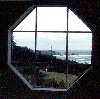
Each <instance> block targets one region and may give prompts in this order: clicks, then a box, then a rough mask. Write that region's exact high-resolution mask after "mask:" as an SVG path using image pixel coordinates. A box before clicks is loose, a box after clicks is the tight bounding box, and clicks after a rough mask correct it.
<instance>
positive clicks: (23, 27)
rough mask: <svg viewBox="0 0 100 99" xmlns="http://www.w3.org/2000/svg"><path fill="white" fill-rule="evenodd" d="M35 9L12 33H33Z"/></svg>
mask: <svg viewBox="0 0 100 99" xmlns="http://www.w3.org/2000/svg"><path fill="white" fill-rule="evenodd" d="M35 19H36V9H34V10H33V11H32V12H31V13H30V14H29V15H28V16H27V17H26V18H25V19H24V20H23V21H22V22H21V23H20V24H19V25H18V26H17V27H16V28H15V29H14V30H13V31H35V21H36V20H35Z"/></svg>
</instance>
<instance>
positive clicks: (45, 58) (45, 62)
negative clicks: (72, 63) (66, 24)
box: [37, 32, 66, 88]
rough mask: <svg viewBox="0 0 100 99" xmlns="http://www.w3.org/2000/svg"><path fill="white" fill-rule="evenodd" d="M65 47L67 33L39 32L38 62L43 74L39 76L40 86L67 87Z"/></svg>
mask: <svg viewBox="0 0 100 99" xmlns="http://www.w3.org/2000/svg"><path fill="white" fill-rule="evenodd" d="M65 49H66V34H65V33H50V32H49V33H46V32H45V33H43V32H38V33H37V63H38V67H39V68H40V70H39V71H40V72H41V74H42V75H43V76H41V75H40V76H39V78H38V81H39V82H38V83H37V84H38V86H43V87H49V88H50V87H53V88H65V86H66V74H65V71H66V60H65V55H64V54H65ZM62 56H64V57H62ZM40 81H42V83H41V82H40Z"/></svg>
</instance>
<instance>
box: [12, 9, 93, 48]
mask: <svg viewBox="0 0 100 99" xmlns="http://www.w3.org/2000/svg"><path fill="white" fill-rule="evenodd" d="M35 16H36V9H35V10H33V11H32V12H31V13H30V14H29V15H28V16H27V17H26V18H25V19H24V20H23V21H22V22H21V23H20V24H19V25H18V26H17V27H16V28H15V29H14V31H35ZM66 30H67V8H66V7H38V8H37V31H66ZM69 31H90V29H89V28H88V27H87V26H86V25H85V24H84V23H83V22H82V21H81V20H80V19H79V18H78V17H77V16H76V15H75V14H74V13H73V12H72V11H71V10H70V11H69ZM13 36H14V41H15V42H16V44H17V45H18V46H27V47H29V48H31V49H34V47H35V46H34V42H35V32H13ZM68 36H69V38H68V42H69V43H68V49H69V50H91V46H92V33H81V34H80V33H70V34H68ZM51 46H52V48H53V50H65V49H66V33H63V32H59V33H57V32H56V33H55V32H37V49H38V50H50V48H51Z"/></svg>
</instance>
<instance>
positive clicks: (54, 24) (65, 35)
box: [8, 7, 92, 91]
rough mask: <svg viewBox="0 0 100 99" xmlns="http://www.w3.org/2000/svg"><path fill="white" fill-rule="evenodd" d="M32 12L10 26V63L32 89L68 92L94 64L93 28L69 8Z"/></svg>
mask: <svg viewBox="0 0 100 99" xmlns="http://www.w3.org/2000/svg"><path fill="white" fill-rule="evenodd" d="M31 10H32V9H31ZM29 12H30V11H29ZM29 12H28V11H27V13H26V14H25V13H24V15H23V16H24V17H23V18H22V20H18V21H17V22H16V23H17V24H14V25H13V26H12V27H11V28H10V29H9V35H8V41H9V44H8V64H9V66H10V67H11V69H12V70H13V71H14V72H15V73H16V74H17V75H18V76H19V77H20V78H21V79H22V80H23V82H25V83H26V84H27V86H28V87H30V89H32V90H52V91H67V89H68V88H69V87H70V86H71V85H72V84H74V83H75V81H78V79H79V78H80V77H81V76H82V75H83V74H84V73H86V71H87V70H88V69H89V68H90V67H91V51H92V33H91V30H90V29H89V28H88V27H87V26H86V25H85V24H84V23H83V22H82V21H81V20H80V19H79V18H78V17H77V16H76V15H75V14H74V13H73V12H72V11H71V10H69V8H67V7H35V8H34V9H33V10H32V11H31V13H29Z"/></svg>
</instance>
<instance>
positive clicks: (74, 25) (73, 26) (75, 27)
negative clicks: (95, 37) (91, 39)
mask: <svg viewBox="0 0 100 99" xmlns="http://www.w3.org/2000/svg"><path fill="white" fill-rule="evenodd" d="M68 29H69V31H91V30H90V29H89V28H88V27H87V26H86V25H85V23H83V22H82V20H80V19H79V18H78V17H77V16H76V15H75V14H74V13H73V12H72V11H71V10H69V18H68Z"/></svg>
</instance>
